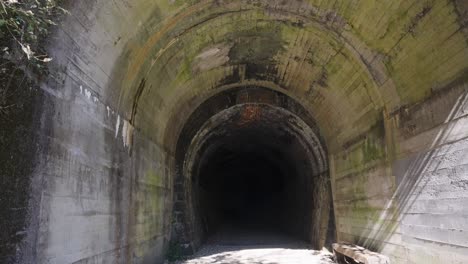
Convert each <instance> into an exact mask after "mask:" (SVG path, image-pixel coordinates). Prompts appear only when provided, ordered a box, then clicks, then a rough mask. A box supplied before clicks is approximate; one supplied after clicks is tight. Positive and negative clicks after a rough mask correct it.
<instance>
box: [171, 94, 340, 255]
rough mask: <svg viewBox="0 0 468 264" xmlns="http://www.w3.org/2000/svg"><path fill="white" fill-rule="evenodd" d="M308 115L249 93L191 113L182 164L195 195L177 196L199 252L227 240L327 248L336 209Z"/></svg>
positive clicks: (275, 98)
mask: <svg viewBox="0 0 468 264" xmlns="http://www.w3.org/2000/svg"><path fill="white" fill-rule="evenodd" d="M301 110H302V109H301V107H300V106H299V105H298V104H297V103H295V102H294V101H293V100H292V99H290V98H289V97H287V96H286V95H284V94H280V93H277V92H275V91H272V90H269V89H263V88H255V87H254V88H252V87H249V89H246V88H245V89H242V88H241V89H234V90H229V91H225V92H222V93H220V94H218V95H215V96H213V97H211V99H209V100H207V101H206V102H205V103H203V104H202V105H200V106H199V107H198V110H197V111H195V112H194V113H193V114H192V116H191V118H189V121H188V122H187V125H186V129H185V130H184V132H183V133H182V135H181V140H180V142H179V143H181V145H180V146H181V148H180V151H179V160H178V164H179V165H180V168H179V170H181V171H182V173H181V176H182V177H181V178H182V179H183V180H182V184H184V185H185V186H186V187H185V188H184V189H185V190H189V191H185V192H183V193H178V194H177V193H176V201H175V203H176V208H181V207H182V208H184V209H183V210H176V211H175V213H176V215H178V216H179V217H178V219H180V218H181V217H180V216H181V215H182V218H183V219H182V222H183V223H182V225H184V226H185V227H184V230H183V231H180V230H179V233H181V236H182V237H184V238H185V239H187V240H189V242H190V243H192V244H193V245H192V247H193V248H194V249H196V248H197V247H198V246H199V245H200V244H202V243H203V242H206V241H212V240H216V239H224V237H226V236H229V237H231V241H228V242H230V243H235V242H234V240H235V239H236V238H235V237H236V236H243V237H245V236H248V237H251V239H252V240H251V241H249V242H250V243H254V244H262V243H268V242H269V241H268V240H269V239H272V238H273V240H274V239H275V237H276V239H280V238H281V239H283V238H286V239H295V240H297V241H303V242H306V243H310V244H312V245H313V246H315V247H318V246H319V244H320V241H321V240H322V244H324V242H323V240H324V239H325V238H324V236H325V234H324V233H323V230H321V229H323V227H324V225H325V229H328V222H329V221H328V220H329V217H330V212H331V211H332V209H331V207H332V206H331V200H330V199H329V197H330V196H331V190H330V186H329V180H328V171H327V165H326V158H325V149H326V148H325V147H324V146H323V144H321V142H320V139H319V137H318V136H317V135H318V134H317V133H318V131H317V130H316V128H313V126H312V127H311V126H310V125H308V124H307V123H306V122H305V121H304V119H306V120H307V116H306V114H305V113H306V112H304V111H301ZM298 114H299V115H302V116H303V117H302V118H301V117H300V116H299V115H298ZM309 121H310V120H309ZM312 125H313V124H312ZM184 138H185V141H184V140H183V139H184ZM183 143H185V144H183ZM182 146H183V147H182ZM177 184H179V185H180V184H181V181H179V182H177V181H176V185H177ZM179 189H182V188H179ZM176 192H177V188H176ZM177 205H178V206H177ZM324 212H325V213H324ZM324 216H325V217H324ZM176 218H177V217H176ZM324 221H325V222H326V223H325V224H324V223H323V222H324ZM331 229H334V227H331ZM185 242H187V241H185ZM224 242H226V241H224ZM277 242H281V241H275V243H277ZM244 243H246V241H244Z"/></svg>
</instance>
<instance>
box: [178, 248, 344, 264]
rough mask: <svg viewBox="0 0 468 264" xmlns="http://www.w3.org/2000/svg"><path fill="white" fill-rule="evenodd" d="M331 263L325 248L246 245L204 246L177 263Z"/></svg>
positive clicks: (331, 260)
mask: <svg viewBox="0 0 468 264" xmlns="http://www.w3.org/2000/svg"><path fill="white" fill-rule="evenodd" d="M208 263H210V264H211V263H226V264H331V263H335V262H334V261H333V258H332V254H331V253H330V252H329V251H328V250H326V249H323V250H321V251H318V250H312V249H304V248H302V249H300V248H299V249H292V248H281V247H262V248H258V247H257V248H253V247H252V248H248V247H245V246H213V245H207V246H205V247H203V248H202V249H201V250H200V251H199V252H198V253H197V254H196V255H195V256H193V257H192V258H191V259H189V260H185V261H178V262H177V264H208Z"/></svg>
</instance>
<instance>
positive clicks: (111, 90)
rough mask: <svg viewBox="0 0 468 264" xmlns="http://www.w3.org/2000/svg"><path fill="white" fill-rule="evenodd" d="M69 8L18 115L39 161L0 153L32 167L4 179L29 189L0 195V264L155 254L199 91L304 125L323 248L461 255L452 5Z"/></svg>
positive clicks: (460, 127)
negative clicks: (329, 225) (317, 154)
mask: <svg viewBox="0 0 468 264" xmlns="http://www.w3.org/2000/svg"><path fill="white" fill-rule="evenodd" d="M68 2H69V3H68V4H66V6H65V7H66V8H67V9H68V10H70V12H71V15H69V16H68V17H66V18H65V20H64V21H63V23H61V25H60V26H59V27H58V29H57V30H56V32H54V33H53V34H52V35H51V36H50V39H49V43H48V44H47V45H48V48H49V51H50V55H51V56H52V57H53V58H54V61H53V63H51V64H50V67H49V69H48V70H49V72H50V75H49V76H48V78H44V79H42V81H40V82H38V83H37V86H38V87H40V88H39V90H40V92H39V93H40V94H41V95H37V97H35V98H37V99H38V101H39V106H38V107H37V109H36V108H34V110H28V111H25V113H29V114H27V115H28V116H29V118H30V119H29V120H31V121H27V123H28V124H25V127H26V128H29V129H30V130H34V131H33V133H35V134H36V136H37V137H36V136H34V137H33V142H32V143H31V145H37V146H40V148H39V151H32V153H33V157H29V158H28V156H23V157H25V160H24V161H23V160H22V159H13V160H8V159H7V158H3V157H8V156H10V153H11V152H14V151H17V152H18V153H21V154H26V153H28V151H29V150H28V149H23V148H19V147H18V148H17V149H15V150H12V147H11V146H8V147H7V148H2V150H1V151H2V163H3V161H4V160H7V163H8V164H9V165H7V166H10V164H11V168H19V167H21V165H22V163H23V162H24V163H29V164H28V165H31V168H30V169H27V170H26V169H25V170H24V172H19V171H18V170H16V171H15V172H14V173H13V172H9V171H7V170H3V169H2V172H4V171H6V172H7V174H9V175H10V176H11V177H7V178H4V179H8V180H5V185H6V186H13V182H14V181H15V178H16V176H17V175H18V177H21V175H24V179H26V181H25V182H22V183H21V184H18V185H16V186H19V187H15V188H14V189H13V190H14V191H13V192H11V191H10V192H5V195H4V196H3V195H2V196H1V197H2V201H5V200H4V199H3V197H10V198H11V197H12V196H11V194H12V193H13V197H15V198H16V197H18V201H13V200H14V199H13V200H11V201H13V202H11V203H10V202H7V203H5V204H6V208H5V210H7V211H8V212H9V213H8V214H7V216H6V217H5V216H2V230H3V226H4V225H3V223H6V228H7V229H10V228H11V230H15V233H14V234H13V233H12V236H10V235H8V238H5V239H3V237H2V242H1V243H2V244H1V248H2V251H1V252H2V253H1V254H2V256H0V257H1V258H3V259H8V260H12V259H16V260H18V261H22V260H23V262H26V263H27V262H31V263H74V262H76V263H145V262H155V261H156V262H157V261H159V260H162V258H163V257H162V256H163V254H164V252H165V250H166V248H167V246H168V241H169V239H170V230H171V228H170V224H171V215H172V214H171V211H172V194H173V188H174V185H173V180H174V175H175V173H176V167H175V161H174V159H175V157H174V155H175V152H176V145H177V141H178V140H179V138H178V136H179V133H180V131H181V130H182V129H183V127H184V125H185V122H186V120H187V119H188V118H189V116H190V114H191V113H192V112H193V110H194V109H195V108H196V107H197V106H198V105H200V104H201V103H202V102H204V101H205V100H207V99H208V98H210V97H211V96H213V95H215V94H217V93H218V92H220V91H222V90H225V89H228V88H233V87H242V86H248V85H252V86H253V85H255V86H261V87H264V88H268V89H272V90H275V91H280V92H282V93H284V94H285V95H287V96H289V97H291V98H292V99H294V100H295V101H297V102H299V103H300V104H301V105H302V106H303V107H304V108H305V109H307V111H308V112H309V114H310V115H311V116H312V117H313V119H314V120H315V122H316V124H317V126H318V127H319V129H320V132H321V134H322V135H323V137H324V141H325V144H326V146H327V149H328V155H329V157H328V159H329V160H328V164H329V172H330V177H331V185H332V189H333V202H334V203H333V205H334V209H335V210H334V212H335V217H336V226H337V238H338V241H343V242H351V243H354V244H358V245H361V246H364V247H367V248H370V249H371V250H372V251H377V252H382V253H384V254H386V255H388V256H389V257H390V258H391V260H392V263H465V262H467V261H468V253H467V252H468V244H467V239H466V237H468V236H467V227H466V215H467V214H468V213H467V212H468V208H467V207H466V204H467V203H466V201H467V199H468V187H467V185H466V181H467V175H468V174H467V171H466V166H467V158H466V157H467V156H468V155H467V151H468V143H467V136H468V134H467V133H468V132H467V131H468V129H467V124H468V123H467V112H468V106H467V104H468V103H467V99H466V98H467V93H468V88H467V85H468V84H467V72H468V70H467V68H468V44H467V39H468V37H467V36H468V35H467V29H466V17H467V15H466V14H467V11H466V10H467V7H466V4H465V2H464V1H449V0H443V1H419V0H414V1H407V0H401V1H400V0H397V1H370V0H369V1H358V2H350V1H338V0H337V1H320V0H317V1H315V0H310V1H276V0H275V1H266V0H265V1H209V0H207V1H190V2H185V1H178V0H176V1H165V0H164V1H163V0H161V1H159V0H158V1H147V0H138V1H131V2H130V1H126V0H115V1H103V0H97V1H68ZM41 96H42V97H41ZM41 98H46V99H41ZM207 114H214V113H208V112H207ZM36 116H37V117H38V118H39V117H40V122H41V123H40V125H39V124H38V123H34V120H36V121H37V118H31V117H36ZM25 120H27V119H25ZM29 124H33V125H29ZM6 126H7V125H6V124H5V123H2V127H1V128H2V132H3V131H7V134H8V133H16V132H15V131H17V130H15V129H14V128H12V129H11V130H5V129H4V127H6ZM8 131H10V132H8ZM28 133H30V132H28ZM2 137H3V135H2ZM9 137H11V135H8V138H9ZM5 138H6V137H5ZM8 141H9V142H10V143H11V142H21V134H19V133H18V134H17V137H16V138H13V139H8ZM31 150H32V147H31ZM26 159H27V161H26ZM13 175H15V177H13ZM21 179H23V178H21ZM27 185H28V186H31V187H30V188H25V187H24V186H27ZM26 189H27V190H26ZM23 192H27V193H28V195H27V197H26V198H24V197H22V194H23ZM17 193H18V194H17ZM24 199H29V200H28V202H27V203H28V204H30V206H26V202H25V201H24ZM19 200H22V201H19ZM14 208H24V210H25V212H24V213H22V214H15V213H13V212H12V210H14ZM12 222H15V223H19V222H21V223H23V224H19V225H18V226H21V227H18V226H15V225H16V224H12ZM25 223H27V224H25ZM23 226H29V227H25V228H23ZM10 237H11V239H10ZM20 240H21V242H20ZM3 249H6V250H5V251H4V250H3ZM3 252H5V253H3Z"/></svg>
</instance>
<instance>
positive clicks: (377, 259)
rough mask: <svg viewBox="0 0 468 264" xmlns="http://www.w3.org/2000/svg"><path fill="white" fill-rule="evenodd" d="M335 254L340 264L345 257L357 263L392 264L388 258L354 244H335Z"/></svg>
mask: <svg viewBox="0 0 468 264" xmlns="http://www.w3.org/2000/svg"><path fill="white" fill-rule="evenodd" d="M333 252H334V253H335V256H336V257H337V260H338V263H341V262H339V261H340V259H341V258H343V256H344V257H347V258H352V259H353V260H354V261H355V262H356V263H364V264H390V259H389V258H388V257H387V256H385V255H382V254H379V253H375V252H372V251H370V250H367V249H365V248H363V247H360V246H356V245H352V244H344V243H334V244H333ZM340 255H341V256H340Z"/></svg>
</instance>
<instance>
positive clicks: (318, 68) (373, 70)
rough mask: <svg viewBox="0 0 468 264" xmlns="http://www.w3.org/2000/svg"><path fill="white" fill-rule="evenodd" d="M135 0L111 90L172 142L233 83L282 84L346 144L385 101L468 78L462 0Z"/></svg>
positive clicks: (395, 104) (412, 98)
mask: <svg viewBox="0 0 468 264" xmlns="http://www.w3.org/2000/svg"><path fill="white" fill-rule="evenodd" d="M132 5H134V7H135V8H134V11H135V12H136V13H135V14H130V15H129V16H127V22H126V23H131V24H132V25H135V24H134V22H132V19H133V18H138V20H135V21H139V23H138V29H139V30H137V31H135V30H134V33H133V34H132V35H131V37H129V39H128V42H126V44H125V48H124V52H123V53H122V54H123V55H122V56H121V57H120V58H119V59H118V61H117V64H116V66H115V68H114V75H113V76H114V77H115V78H113V80H114V81H113V83H112V85H113V86H116V87H119V88H120V89H111V90H110V91H109V92H110V93H111V94H110V96H111V98H113V99H112V100H114V101H115V103H116V104H117V105H118V106H119V108H121V109H122V110H123V111H125V114H126V118H128V120H130V122H131V123H132V124H133V125H135V126H136V127H138V128H139V129H141V130H142V131H146V132H145V134H147V135H149V136H150V137H152V138H155V139H156V140H157V141H158V142H164V144H165V145H166V147H168V149H171V150H172V151H173V149H174V146H175V141H174V140H172V142H170V140H169V141H168V140H163V138H164V135H165V134H171V135H173V134H177V132H178V131H180V129H181V128H182V126H183V122H182V121H183V120H181V116H188V115H189V114H190V112H191V111H192V110H193V108H194V107H195V106H197V105H198V104H200V103H201V102H202V101H204V100H205V99H206V98H208V97H209V96H211V95H213V94H215V93H216V92H217V91H219V90H222V89H223V88H227V87H232V86H243V85H247V84H250V85H252V84H255V85H260V86H263V87H269V88H272V89H275V90H280V91H282V92H284V93H286V94H288V95H290V96H291V97H292V98H294V99H296V100H298V101H299V102H301V103H302V104H303V105H304V106H305V107H307V109H309V110H310V111H311V114H312V115H313V116H314V118H315V119H316V120H317V122H318V124H319V126H320V128H321V130H322V132H323V134H324V136H325V138H326V139H328V140H327V141H328V142H331V139H335V141H334V142H338V143H336V144H342V143H344V142H346V141H347V140H349V139H350V138H352V137H353V136H356V134H357V133H359V131H363V130H366V129H368V128H369V127H371V126H372V125H373V124H374V123H375V122H376V121H378V120H379V119H381V118H382V115H383V114H382V110H384V111H385V113H387V114H388V113H391V112H392V111H395V110H397V109H398V108H399V107H401V106H404V105H409V104H413V103H417V102H419V101H421V100H423V99H424V98H426V97H428V96H430V95H431V93H433V92H434V91H437V90H438V89H443V88H444V87H445V86H447V85H449V83H448V82H449V80H454V79H457V78H465V77H466V65H465V64H466V61H467V60H468V51H467V50H468V49H467V35H466V27H465V26H463V25H465V24H464V22H463V21H462V20H463V19H464V16H463V14H464V12H466V4H464V3H463V1H197V2H191V3H190V4H189V3H187V2H179V1H175V2H172V3H169V4H168V3H167V2H158V1H156V2H151V3H150V2H148V1H140V2H138V3H134V4H132ZM140 7H141V8H140ZM143 9H144V10H145V11H143ZM142 14H145V15H144V16H142ZM132 15H133V16H135V17H133V16H132ZM120 23H123V22H120ZM123 28H126V27H123ZM119 38H122V37H121V36H119ZM118 41H124V40H120V39H118V40H117V42H118ZM440 47H444V50H443V51H442V52H441V50H440ZM434 84H436V85H434ZM143 110H144V111H143ZM176 116H177V118H175V117H176ZM175 120H177V121H176V122H171V121H175ZM179 121H181V122H179ZM344 130H346V136H345V135H343V133H342V132H343V131H344ZM353 131H355V132H354V133H353ZM329 144H330V143H329ZM330 148H332V149H333V148H334V146H333V145H331V146H330Z"/></svg>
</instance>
